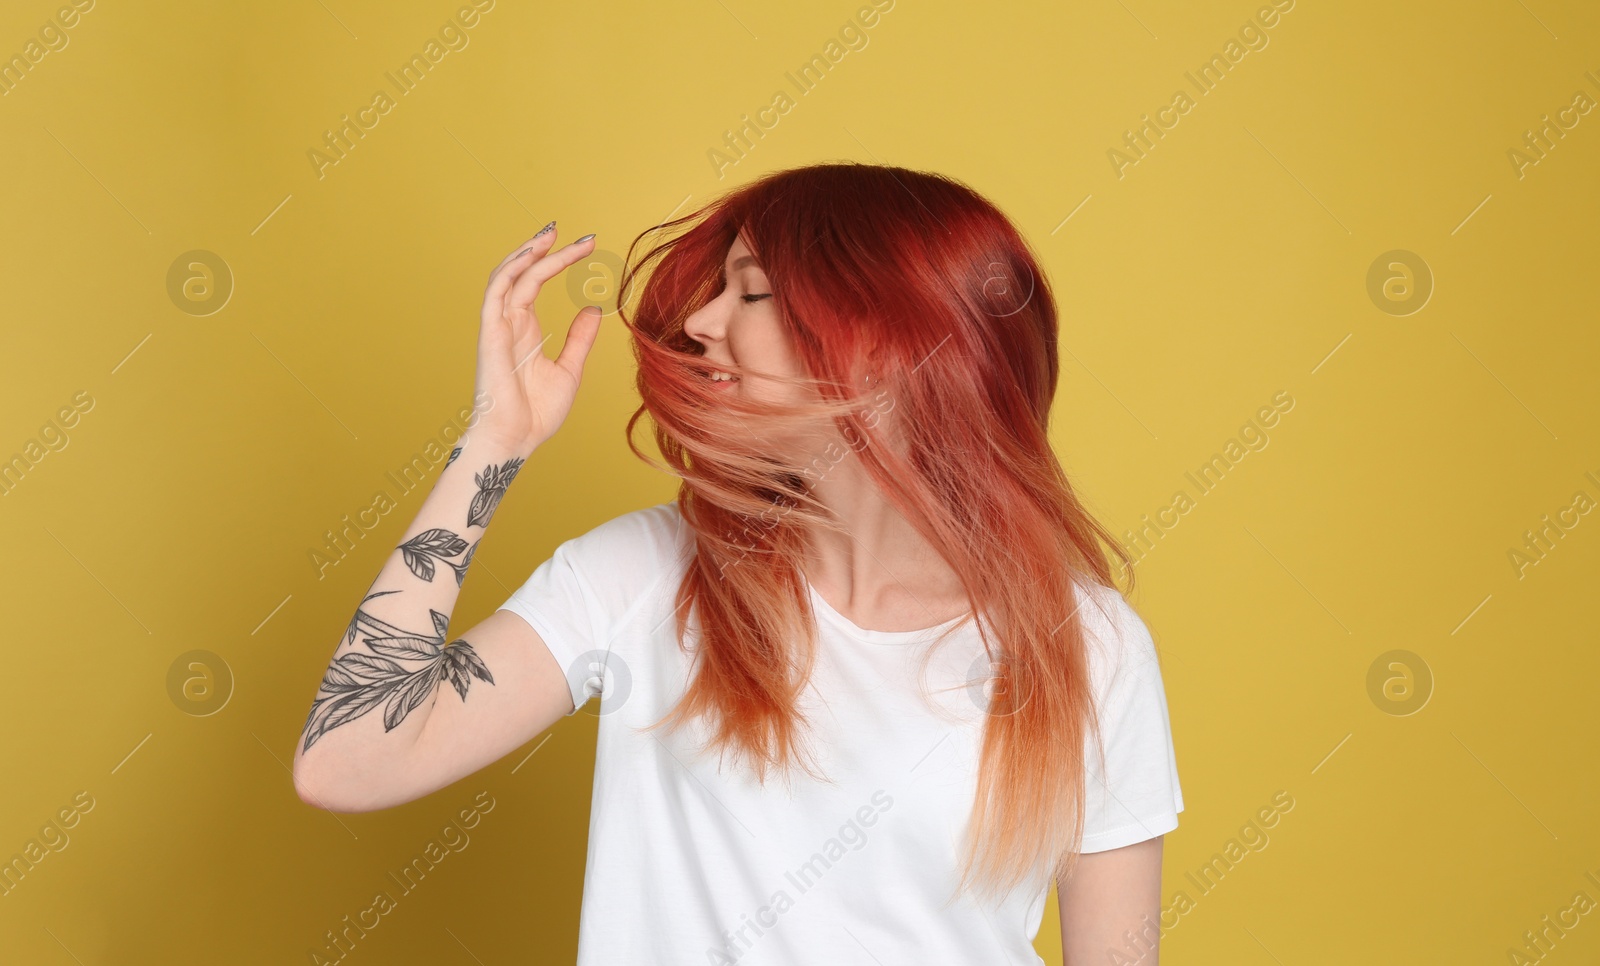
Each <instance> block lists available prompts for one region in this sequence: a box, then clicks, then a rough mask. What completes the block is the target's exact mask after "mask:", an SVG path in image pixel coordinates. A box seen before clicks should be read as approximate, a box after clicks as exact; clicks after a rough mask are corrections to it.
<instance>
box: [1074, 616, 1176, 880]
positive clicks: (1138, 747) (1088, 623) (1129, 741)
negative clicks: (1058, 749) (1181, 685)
mask: <svg viewBox="0 0 1600 966" xmlns="http://www.w3.org/2000/svg"><path fill="white" fill-rule="evenodd" d="M1081 609H1082V612H1083V614H1084V620H1083V624H1084V628H1085V631H1086V632H1087V635H1088V637H1089V638H1090V639H1089V640H1088V641H1087V644H1088V646H1089V653H1090V665H1091V669H1092V671H1091V675H1090V676H1091V679H1092V680H1093V681H1094V687H1095V693H1096V695H1097V697H1098V698H1099V714H1100V717H1099V723H1100V736H1101V740H1102V741H1103V742H1104V747H1105V767H1104V770H1103V771H1102V770H1101V763H1100V758H1099V755H1098V753H1097V751H1096V750H1095V748H1094V741H1093V736H1090V739H1089V741H1088V742H1087V743H1086V749H1087V751H1086V760H1087V777H1086V780H1085V787H1084V797H1085V813H1084V827H1083V844H1082V846H1081V848H1080V851H1082V852H1104V851H1107V850H1109V849H1116V848H1121V847H1122V846H1125V845H1133V844H1134V843H1136V842H1143V841H1145V840H1146V839H1152V838H1155V837H1156V836H1158V835H1165V834H1166V833H1168V832H1170V831H1172V830H1173V829H1175V828H1177V827H1178V813H1179V812H1181V811H1183V789H1182V788H1181V787H1180V786H1179V784H1178V759H1177V753H1176V750H1175V748H1174V746H1173V741H1172V724H1171V721H1170V719H1169V718H1168V715H1167V696H1166V689H1165V687H1164V685H1163V682H1162V677H1161V664H1160V661H1159V660H1158V655H1157V653H1156V647H1155V641H1154V640H1153V639H1152V638H1151V636H1150V630H1149V628H1147V627H1146V626H1145V623H1144V621H1143V620H1142V619H1141V618H1140V617H1139V615H1138V614H1137V613H1136V612H1135V611H1134V609H1133V607H1132V606H1131V605H1130V604H1129V603H1128V602H1127V600H1126V599H1124V598H1123V596H1122V594H1121V593H1120V592H1119V591H1117V590H1116V589H1114V588H1096V589H1095V590H1094V591H1092V592H1091V595H1090V597H1089V599H1088V600H1086V601H1085V602H1084V603H1083V604H1082V608H1081Z"/></svg>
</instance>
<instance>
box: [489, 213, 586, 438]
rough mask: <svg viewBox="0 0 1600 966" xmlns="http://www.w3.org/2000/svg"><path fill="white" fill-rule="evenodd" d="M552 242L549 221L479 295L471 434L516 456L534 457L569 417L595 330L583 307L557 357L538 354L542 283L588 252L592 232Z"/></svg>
mask: <svg viewBox="0 0 1600 966" xmlns="http://www.w3.org/2000/svg"><path fill="white" fill-rule="evenodd" d="M555 240H556V231H555V222H553V221H552V222H551V223H550V224H549V225H547V226H545V228H544V229H543V230H542V231H540V232H539V234H537V235H534V236H533V237H532V238H531V239H529V240H528V241H526V242H524V243H523V244H521V245H518V246H517V248H516V251H515V253H514V254H511V255H507V256H506V257H505V259H503V260H502V261H501V262H500V265H499V266H498V267H497V268H495V270H494V272H493V273H492V274H490V276H489V285H488V288H487V289H486V290H485V291H484V295H483V320H482V324H481V325H480V326H479V328H478V374H477V386H476V391H475V392H474V393H473V400H474V404H475V406H476V407H477V408H479V409H480V410H483V411H482V412H480V414H479V416H478V422H477V424H476V425H475V426H474V427H473V428H472V430H471V431H470V434H471V435H476V436H479V437H486V438H488V439H491V440H493V441H495V442H498V443H500V444H501V445H503V446H506V447H510V448H511V449H512V450H514V451H516V452H519V453H532V452H533V450H534V449H535V448H536V447H538V446H539V445H540V444H542V443H543V442H544V441H545V440H547V439H549V438H550V437H551V436H554V435H555V432H556V430H557V429H559V428H560V426H561V423H562V421H563V420H565V419H566V418H567V413H568V412H570V411H571V409H572V400H573V398H574V397H575V396H576V395H577V392H578V383H579V382H580V381H581V379H582V377H583V363H584V360H585V359H587V358H588V356H589V349H590V348H591V347H592V346H593V345H594V340H595V337H596V336H597V335H599V332H600V318H601V315H602V312H601V310H600V309H599V307H597V306H593V305H590V306H585V307H584V308H582V309H580V310H579V311H578V314H577V316H576V317H574V318H573V320H572V326H571V328H569V329H568V330H567V338H566V341H565V343H564V344H563V345H562V347H561V353H560V355H558V356H556V357H555V358H554V359H550V358H548V357H547V356H546V355H545V353H544V342H545V339H546V336H545V334H544V332H543V330H542V327H541V326H540V325H539V319H538V317H537V316H535V315H534V313H533V301H534V299H535V298H537V297H538V295H539V290H540V288H542V287H543V286H544V283H545V282H547V281H549V280H550V279H552V278H554V277H555V276H557V275H559V274H560V273H561V271H562V270H563V269H565V268H566V267H567V266H569V265H571V264H572V263H573V262H576V261H577V260H578V259H580V258H582V257H583V256H584V255H586V254H588V253H589V252H590V251H591V250H592V249H593V248H594V236H593V235H585V236H583V237H582V238H580V239H578V240H577V241H575V242H573V243H572V244H570V245H567V246H565V247H564V248H560V249H555V250H552V247H551V246H553V245H554V244H555ZM485 397H487V399H485Z"/></svg>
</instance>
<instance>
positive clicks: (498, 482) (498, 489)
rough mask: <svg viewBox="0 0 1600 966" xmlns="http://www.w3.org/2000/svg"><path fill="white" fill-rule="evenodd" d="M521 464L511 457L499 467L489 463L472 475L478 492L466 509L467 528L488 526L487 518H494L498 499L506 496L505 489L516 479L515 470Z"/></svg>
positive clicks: (518, 460)
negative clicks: (481, 470) (480, 471)
mask: <svg viewBox="0 0 1600 966" xmlns="http://www.w3.org/2000/svg"><path fill="white" fill-rule="evenodd" d="M522 462H523V461H522V460H521V459H520V458H517V457H512V458H511V459H508V460H506V461H505V462H504V463H502V464H500V465H499V466H495V465H494V464H493V463H490V464H489V465H488V466H486V467H484V470H483V472H482V473H476V474H473V477H472V478H473V479H474V480H476V481H477V484H478V492H477V494H476V495H475V496H473V498H472V506H471V507H469V508H468V509H467V526H478V527H486V526H488V525H489V518H490V517H492V516H494V511H495V508H496V507H498V506H499V505H500V498H501V497H503V496H505V495H506V487H508V486H510V485H511V481H512V480H514V479H516V477H517V470H520V469H522Z"/></svg>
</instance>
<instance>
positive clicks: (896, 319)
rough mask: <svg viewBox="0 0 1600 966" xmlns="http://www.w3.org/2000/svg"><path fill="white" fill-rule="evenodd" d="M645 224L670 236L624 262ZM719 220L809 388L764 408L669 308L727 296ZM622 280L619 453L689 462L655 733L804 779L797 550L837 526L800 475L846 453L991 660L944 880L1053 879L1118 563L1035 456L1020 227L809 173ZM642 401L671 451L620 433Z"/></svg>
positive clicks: (1001, 887) (863, 175) (1043, 291)
mask: <svg viewBox="0 0 1600 966" xmlns="http://www.w3.org/2000/svg"><path fill="white" fill-rule="evenodd" d="M652 233H661V234H662V235H663V236H667V237H664V240H661V241H659V242H657V243H656V244H654V246H653V247H651V248H650V249H649V250H648V251H647V252H645V253H644V254H643V255H642V256H641V257H639V258H638V259H637V260H635V251H636V250H637V249H639V248H640V247H641V245H642V244H643V243H644V242H645V239H646V237H647V236H649V235H651V234H652ZM735 237H742V238H743V239H744V240H745V243H746V245H747V246H748V247H749V248H750V250H751V252H752V253H753V254H754V255H755V256H756V258H757V260H758V261H759V263H760V265H761V267H762V269H763V270H764V272H765V273H766V275H767V278H768V280H769V281H770V283H771V287H772V294H773V300H774V301H775V303H776V305H777V308H778V311H779V313H780V316H781V319H782V320H783V322H784V324H785V326H786V327H787V332H788V334H789V335H790V337H791V338H792V341H793V345H794V348H795V351H796V353H797V354H798V357H799V358H800V360H801V361H802V362H803V364H804V368H805V370H806V372H807V374H808V376H807V377H806V378H805V379H804V380H800V381H799V384H802V385H804V386H806V387H808V388H809V390H810V392H809V393H808V394H807V396H806V398H807V399H808V400H814V401H810V402H802V403H800V404H796V405H786V406H782V407H779V406H775V405H772V404H770V403H763V402H761V401H759V400H755V399H751V398H747V394H745V393H741V392H715V393H714V392H713V389H712V384H711V382H710V381H709V380H708V379H707V378H706V374H707V370H706V368H705V365H704V364H703V363H702V362H701V361H700V357H701V354H702V351H703V347H702V346H701V345H700V344H699V343H698V342H696V341H695V340H694V339H691V338H689V337H688V336H687V335H686V334H685V332H684V323H685V320H686V319H687V318H688V317H689V316H690V315H691V314H692V313H693V312H695V311H696V310H697V309H699V308H701V307H702V306H704V305H705V304H706V303H707V302H708V301H709V300H711V299H712V298H714V297H716V295H718V294H719V292H720V291H721V288H722V285H723V280H722V269H723V261H724V258H725V257H726V254H727V251H728V248H729V246H730V245H731V244H732V242H733V240H734V238H735ZM651 265H653V266H654V268H653V270H652V271H650V272H649V276H648V279H647V281H646V282H645V283H644V284H643V286H642V287H640V288H639V291H638V298H637V305H636V306H635V307H634V308H633V309H632V310H631V318H630V312H629V311H628V310H627V309H626V308H625V307H624V305H623V303H624V302H631V301H633V299H632V297H631V295H630V293H631V292H632V291H633V289H634V288H635V286H636V283H637V279H638V277H639V275H640V274H641V273H642V272H644V270H645V269H646V268H647V267H649V266H651ZM619 289H620V291H621V292H622V293H623V294H622V297H621V298H619V304H618V309H619V314H620V317H621V319H622V321H623V323H624V324H625V325H627V326H628V328H629V331H630V332H631V334H632V344H633V347H634V354H635V357H636V360H637V363H638V375H637V385H638V391H639V394H640V397H641V400H642V402H641V405H640V406H639V408H638V409H637V410H636V411H635V412H634V413H633V416H632V418H630V419H629V421H628V427H627V434H628V442H629V446H630V447H631V448H632V450H633V452H634V453H635V454H636V455H637V456H638V457H639V458H640V459H643V460H644V461H645V462H647V463H649V464H651V465H654V466H656V467H658V468H661V469H665V470H667V471H668V472H671V473H672V474H674V475H676V476H678V477H680V478H681V480H682V483H681V485H680V487H679V491H678V496H677V505H678V508H679V510H680V511H681V513H682V516H683V518H684V520H685V521H686V522H687V524H688V526H689V527H690V528H691V529H692V531H693V540H694V543H695V551H696V552H695V554H694V555H693V557H692V559H691V561H690V563H689V567H688V571H687V573H686V574H685V575H684V578H683V581H682V583H681V585H680V586H679V588H678V593H677V598H676V599H677V605H678V609H677V618H676V619H677V635H678V641H679V646H680V647H683V648H685V650H686V651H687V650H688V648H687V646H686V644H685V640H686V638H685V631H686V628H687V627H688V623H689V617H690V612H691V611H696V612H697V613H698V615H699V628H700V638H699V641H698V643H697V645H696V646H695V648H694V651H695V664H694V674H693V678H692V681H691V682H690V684H689V686H688V688H687V691H686V692H685V694H684V695H683V696H682V698H681V699H680V700H679V702H678V703H677V704H676V706H675V707H674V708H673V709H672V711H671V712H670V713H669V714H667V715H666V716H665V717H663V718H662V719H661V720H659V721H657V722H656V723H655V724H653V725H651V726H650V727H652V728H654V727H657V726H660V725H663V724H666V725H669V726H670V727H671V728H674V729H675V728H677V727H678V726H679V725H680V724H683V723H684V722H686V721H688V720H689V719H691V718H695V717H699V716H703V717H704V719H705V721H706V722H707V724H708V728H707V733H708V734H709V735H710V738H709V743H710V745H711V746H712V747H715V748H717V749H719V750H720V751H728V750H732V751H733V752H735V754H736V755H737V756H740V757H748V758H749V759H750V760H751V761H752V763H753V765H754V768H755V772H756V774H757V775H758V776H759V777H760V779H761V781H763V782H764V781H765V778H766V774H767V769H768V767H769V766H778V768H779V769H780V770H784V771H787V769H788V768H789V767H790V766H792V765H795V764H797V763H799V764H801V765H802V766H803V767H805V768H806V770H807V771H810V770H811V769H810V766H809V765H808V764H807V763H806V762H805V761H804V760H803V759H806V758H808V757H809V756H808V754H807V753H806V751H805V749H804V748H803V743H802V741H801V739H802V737H803V733H802V732H803V721H802V715H801V714H800V712H799V710H798V709H797V706H796V702H797V699H798V698H799V696H800V694H801V691H802V689H803V688H804V687H805V684H806V681H807V679H808V677H809V675H810V672H811V668H812V660H813V655H814V649H815V646H816V643H815V637H814V633H815V626H816V625H815V615H814V614H813V613H812V612H811V609H810V602H809V598H808V592H807V589H806V587H807V585H806V583H805V582H804V580H803V577H802V575H801V573H800V572H799V570H798V568H797V562H798V561H800V560H801V559H803V557H802V550H803V549H804V547H805V546H806V543H805V540H806V534H807V532H808V531H809V530H810V529H812V528H819V527H827V528H832V529H835V530H842V529H843V528H842V525H841V524H840V523H839V522H838V521H837V520H836V519H835V518H833V517H832V516H831V515H830V514H829V512H828V510H827V508H826V506H824V505H823V504H822V503H820V502H819V501H818V499H817V498H816V497H815V495H814V494H813V493H812V492H811V483H812V482H813V481H815V480H817V479H820V478H822V477H823V476H825V475H826V474H827V473H828V471H829V470H830V469H831V468H832V467H833V466H835V465H836V464H837V463H838V462H839V460H841V459H844V458H847V457H850V456H852V455H853V457H854V458H855V459H857V460H859V461H860V463H861V465H862V467H863V468H864V469H865V471H866V472H867V473H868V474H870V477H871V479H873V480H874V481H876V483H877V485H878V486H879V487H880V488H881V490H882V492H883V494H884V496H885V498H886V499H887V500H888V501H890V503H891V504H892V505H893V506H894V507H895V508H896V509H897V510H898V512H900V513H901V514H902V515H903V516H904V517H905V518H906V520H908V521H909V522H910V523H911V524H912V525H913V526H915V527H916V529H917V530H918V532H919V533H921V535H922V536H923V537H924V538H925V539H926V540H927V541H928V542H929V543H930V544H931V545H932V546H933V547H934V548H935V549H936V550H937V551H938V553H939V554H940V555H941V557H942V558H943V559H944V560H945V561H946V562H947V563H948V565H949V566H950V567H951V568H952V569H953V570H954V571H955V573H956V574H957V575H959V578H960V580H961V583H962V585H963V586H964V589H965V591H966V594H967V598H968V600H969V601H970V602H971V604H972V608H973V611H972V614H970V615H969V618H968V619H973V618H974V617H975V618H977V623H978V626H979V629H980V635H981V638H982V641H983V644H984V648H985V650H986V652H987V653H988V656H989V659H990V673H991V674H992V680H991V682H990V683H991V688H990V692H989V695H988V697H987V698H986V700H985V701H984V702H982V705H981V706H982V707H983V710H984V711H985V713H986V715H987V717H986V719H985V723H984V736H983V742H982V752H981V758H980V761H979V766H978V784H977V794H976V797H975V800H974V802H973V806H972V812H971V815H970V819H969V822H968V838H967V843H966V846H965V850H964V854H963V859H962V868H961V877H960V887H961V888H972V887H977V888H981V889H983V890H984V891H986V892H989V893H999V892H1004V891H1008V890H1009V889H1010V888H1011V887H1013V886H1015V885H1016V884H1018V883H1019V882H1023V881H1034V882H1036V881H1038V880H1037V879H1035V878H1034V876H1037V875H1039V874H1040V873H1042V872H1046V871H1047V872H1048V873H1049V874H1051V875H1053V876H1054V877H1055V878H1057V879H1060V878H1064V877H1065V876H1067V875H1070V874H1071V870H1072V867H1073V866H1074V865H1075V864H1076V856H1077V854H1078V849H1079V847H1080V845H1081V843H1082V833H1083V819H1084V794H1085V790H1084V776H1085V769H1084V750H1085V748H1086V742H1087V739H1088V736H1089V734H1091V733H1092V734H1093V735H1094V736H1095V747H1096V748H1098V749H1099V750H1100V755H1101V761H1102V762H1103V761H1104V746H1103V743H1102V742H1101V740H1100V736H1099V728H1098V727H1097V724H1096V722H1097V711H1096V709H1095V706H1094V705H1095V696H1094V692H1093V689H1092V687H1091V684H1090V678H1089V664H1088V657H1087V649H1086V642H1085V639H1084V631H1083V624H1082V621H1081V619H1080V616H1079V614H1078V607H1079V605H1080V603H1086V602H1087V601H1088V600H1089V594H1088V593H1087V591H1088V587H1089V585H1099V586H1103V587H1111V586H1112V571H1111V569H1110V567H1109V565H1108V560H1107V557H1106V554H1105V552H1104V549H1103V548H1109V549H1110V550H1111V551H1112V553H1114V554H1115V555H1116V556H1117V557H1119V558H1120V559H1121V562H1122V566H1121V567H1120V568H1119V569H1120V570H1121V571H1122V572H1124V573H1126V574H1127V575H1128V576H1129V578H1130V579H1131V576H1132V569H1131V560H1130V559H1129V557H1128V554H1127V552H1126V551H1125V550H1124V549H1123V548H1122V547H1121V546H1120V545H1119V544H1118V543H1117V542H1116V540H1115V539H1114V538H1113V537H1112V535H1111V534H1110V532H1109V531H1108V530H1106V529H1105V528H1104V527H1103V526H1102V525H1101V524H1099V523H1098V522H1097V521H1096V520H1095V519H1094V518H1093V517H1092V516H1091V515H1090V514H1089V512H1088V511H1087V510H1086V509H1085V508H1084V506H1083V505H1082V504H1081V503H1080V502H1079V500H1078V498H1077V496H1076V495H1075V494H1074V493H1073V489H1072V486H1071V484H1070V483H1069V482H1068V478H1067V475H1066V473H1065V471H1064V470H1063V469H1062V467H1061V465H1060V463H1059V462H1058V460H1057V459H1056V456H1055V454H1054V453H1053V452H1052V451H1051V448H1050V442H1049V439H1048V436H1047V429H1048V424H1049V418H1050V405H1051V401H1052V400H1053V399H1054V397H1055V390H1056V382H1057V378H1058V375H1059V363H1058V360H1057V352H1056V337H1057V316H1056V306H1055V301H1054V298H1053V297H1052V294H1051V291H1050V286H1049V284H1048V282H1047V281H1046V279H1045V277H1044V274H1043V273H1042V272H1041V271H1040V270H1039V266H1038V263H1037V261H1036V260H1035V258H1034V256H1033V254H1032V252H1031V251H1030V249H1029V247H1028V245H1027V243H1026V242H1025V241H1024V240H1023V238H1022V236H1021V235H1020V234H1019V233H1018V232H1017V230H1016V228H1015V227H1014V226H1013V225H1012V224H1011V223H1010V221H1008V220H1007V218H1006V217H1005V216H1004V215H1003V214H1002V213H1001V212H1000V210H999V209H998V208H996V207H995V205H993V204H992V203H990V202H989V201H987V200H986V199H984V198H983V197H982V196H980V195H979V194H978V193H977V192H976V191H974V190H972V189H971V188H969V187H968V186H966V185H965V184H962V183H961V182H959V181H957V180H955V179H953V178H949V177H945V176H942V175H938V174H933V173H926V172H920V171H912V170H908V169H905V168H899V167H891V166H886V165H869V164H857V163H825V164H816V165H811V166H807V167H801V168H796V169H791V170H786V171H778V172H775V173H771V174H768V175H766V176H764V177H762V178H760V179H759V180H757V181H755V182H753V183H751V184H748V185H745V186H743V187H741V188H738V189H736V190H734V191H732V192H731V193H728V194H726V195H724V196H722V197H720V198H717V199H715V200H713V201H712V202H710V203H708V204H706V205H705V206H704V207H702V208H700V209H698V210H696V211H694V212H691V213H690V214H687V215H685V216H683V217H681V218H677V219H675V220H672V221H669V222H666V223H665V224H662V225H659V226H657V227H656V228H654V229H651V230H650V231H647V232H645V233H644V234H642V235H640V236H639V238H637V239H635V241H634V242H633V244H632V245H631V246H630V247H629V250H628V257H627V259H626V261H625V265H624V270H623V273H622V276H621V278H620V280H619ZM719 368H723V369H730V368H731V369H732V370H733V371H734V372H735V373H736V374H738V373H739V372H740V369H739V367H738V366H732V367H730V366H726V365H720V364H719ZM646 413H648V414H649V415H650V417H651V421H652V422H653V424H654V427H655V430H654V436H655V441H656V444H657V448H658V449H659V450H660V453H661V455H662V457H663V458H664V459H665V460H666V463H667V465H666V466H662V464H661V463H658V462H657V461H655V460H654V459H652V458H651V457H650V456H648V455H646V454H645V453H643V452H641V451H640V449H639V447H638V445H637V444H636V443H635V441H634V426H635V424H636V423H637V422H638V421H639V419H640V418H641V417H642V416H643V415H644V414H646ZM808 432H809V433H810V434H811V437H810V438H815V439H817V440H818V445H819V449H818V450H817V451H815V452H810V453H806V454H804V455H802V456H796V455H795V454H794V453H793V452H788V451H783V452H779V451H775V450H776V449H779V448H775V447H773V446H770V445H763V440H764V439H765V438H784V439H795V438H806V434H807V433H808ZM796 434H799V435H798V436H797V435H796ZM841 441H842V443H841ZM789 449H792V447H790V448H789ZM846 450H849V451H851V452H847V451H846ZM1080 585H1082V586H1080ZM1080 598H1081V599H1080ZM964 624H965V621H963V622H962V624H959V625H957V626H964Z"/></svg>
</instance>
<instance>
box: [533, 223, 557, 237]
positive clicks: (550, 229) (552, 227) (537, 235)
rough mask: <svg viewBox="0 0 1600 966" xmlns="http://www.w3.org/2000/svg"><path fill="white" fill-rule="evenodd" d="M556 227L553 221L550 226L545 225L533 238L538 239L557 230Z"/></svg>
mask: <svg viewBox="0 0 1600 966" xmlns="http://www.w3.org/2000/svg"><path fill="white" fill-rule="evenodd" d="M555 227H556V223H555V222H553V221H552V222H551V223H550V224H548V225H545V226H544V227H543V228H541V229H539V230H538V232H536V233H535V234H534V236H533V237H535V238H538V237H539V236H540V235H543V234H544V233H545V232H548V231H553V230H555Z"/></svg>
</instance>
